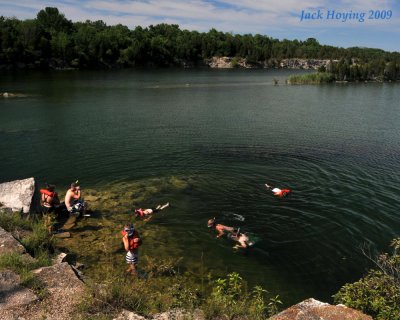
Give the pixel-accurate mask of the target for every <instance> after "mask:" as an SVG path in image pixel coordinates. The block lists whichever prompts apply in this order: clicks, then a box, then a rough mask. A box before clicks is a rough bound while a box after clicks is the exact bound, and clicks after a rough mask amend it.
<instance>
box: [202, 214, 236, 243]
mask: <svg viewBox="0 0 400 320" xmlns="http://www.w3.org/2000/svg"><path fill="white" fill-rule="evenodd" d="M207 226H208V227H209V228H215V230H217V232H218V234H217V238H220V237H222V236H223V235H224V234H225V231H227V232H234V231H235V228H232V227H228V226H224V225H223V224H217V223H216V222H215V218H213V219H210V220H208V223H207Z"/></svg>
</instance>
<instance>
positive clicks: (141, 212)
mask: <svg viewBox="0 0 400 320" xmlns="http://www.w3.org/2000/svg"><path fill="white" fill-rule="evenodd" d="M168 207H169V202H167V203H166V204H163V205H161V204H159V205H158V206H157V207H155V208H149V209H142V208H139V209H135V211H134V213H133V214H134V215H135V216H136V217H140V218H142V219H144V218H146V217H149V218H150V217H151V215H153V214H154V213H156V212H159V211H161V210H164V209H165V208H168Z"/></svg>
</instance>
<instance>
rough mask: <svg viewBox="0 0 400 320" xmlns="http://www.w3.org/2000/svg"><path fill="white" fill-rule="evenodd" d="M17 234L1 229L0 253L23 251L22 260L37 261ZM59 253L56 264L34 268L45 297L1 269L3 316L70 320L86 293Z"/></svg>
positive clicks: (0, 315) (0, 312)
mask: <svg viewBox="0 0 400 320" xmlns="http://www.w3.org/2000/svg"><path fill="white" fill-rule="evenodd" d="M25 251H26V250H25V248H24V247H23V246H22V245H21V244H20V243H19V242H18V241H17V240H16V239H14V237H13V236H12V235H11V234H10V233H8V232H6V231H5V230H4V229H2V228H0V256H2V255H4V254H9V253H17V254H21V255H22V257H23V259H25V258H26V259H28V258H29V259H31V260H34V259H33V258H32V257H31V256H30V255H29V254H28V253H25ZM64 259H65V255H64V254H62V255H59V256H58V257H57V259H55V261H54V262H55V264H54V265H53V266H50V267H43V268H39V269H36V270H33V271H32V273H33V276H34V277H35V279H36V280H35V281H38V283H40V284H41V285H42V286H43V290H44V292H45V293H46V294H44V296H42V300H40V299H38V297H37V295H36V294H35V293H34V292H33V291H32V290H30V289H28V288H25V287H23V286H22V285H21V280H20V277H19V276H18V275H17V274H15V273H14V272H13V271H10V270H3V271H1V272H0V319H2V320H15V319H63V320H64V319H71V318H73V317H74V315H75V312H76V307H77V305H78V304H79V303H80V301H81V300H82V298H83V295H84V287H85V285H84V283H83V282H82V281H81V280H79V278H78V277H77V276H76V273H75V271H74V270H73V269H72V267H71V266H70V265H69V264H68V263H67V262H63V260H64Z"/></svg>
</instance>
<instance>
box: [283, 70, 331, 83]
mask: <svg viewBox="0 0 400 320" xmlns="http://www.w3.org/2000/svg"><path fill="white" fill-rule="evenodd" d="M334 80H335V78H334V76H333V74H331V73H329V72H317V73H308V74H302V75H291V76H289V79H288V83H289V84H322V83H330V82H333V81H334Z"/></svg>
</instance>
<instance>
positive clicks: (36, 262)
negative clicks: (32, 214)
mask: <svg viewBox="0 0 400 320" xmlns="http://www.w3.org/2000/svg"><path fill="white" fill-rule="evenodd" d="M0 226H1V227H2V228H4V229H5V230H6V231H8V232H11V233H16V232H18V233H21V231H24V232H25V234H26V236H25V237H22V238H21V239H19V240H20V242H21V243H22V245H23V246H24V247H25V249H26V250H27V252H28V253H29V254H31V255H32V257H33V258H34V259H30V258H28V257H25V256H24V255H21V254H20V253H6V254H3V255H1V256H0V270H11V271H14V272H15V273H17V274H18V275H19V276H20V278H21V285H22V286H24V287H27V288H30V289H32V290H33V291H34V292H35V293H36V295H37V296H38V297H39V298H44V297H45V296H46V295H47V290H46V289H45V287H44V285H43V284H42V283H41V281H40V280H39V279H38V278H37V277H35V276H34V274H33V273H32V272H31V271H32V270H34V269H37V268H40V267H43V266H49V265H51V259H50V252H51V251H53V246H54V243H53V239H52V237H51V235H50V234H49V232H48V231H47V229H46V226H45V225H44V223H43V221H42V220H41V219H38V218H35V219H32V218H28V217H25V216H24V215H23V214H21V213H14V214H9V213H0Z"/></svg>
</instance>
